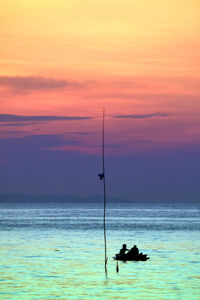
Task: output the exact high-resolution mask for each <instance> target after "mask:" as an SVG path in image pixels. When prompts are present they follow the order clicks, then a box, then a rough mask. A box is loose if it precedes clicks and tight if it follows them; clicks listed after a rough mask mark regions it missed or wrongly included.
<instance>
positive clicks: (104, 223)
mask: <svg viewBox="0 0 200 300" xmlns="http://www.w3.org/2000/svg"><path fill="white" fill-rule="evenodd" d="M104 119H105V109H104V108H103V124H102V125H103V128H102V163H103V189H104V210H103V228H104V248H105V274H106V275H107V259H108V258H107V245H106V178H105V160H104V127H105V126H104Z"/></svg>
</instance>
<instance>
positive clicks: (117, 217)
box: [0, 204, 200, 300]
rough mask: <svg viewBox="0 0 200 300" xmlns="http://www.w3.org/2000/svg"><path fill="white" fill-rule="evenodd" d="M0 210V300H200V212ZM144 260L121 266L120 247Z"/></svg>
mask: <svg viewBox="0 0 200 300" xmlns="http://www.w3.org/2000/svg"><path fill="white" fill-rule="evenodd" d="M102 214H103V211H102V207H101V206H100V205H92V204H85V205H72V204H70V205H69V204H65V205H64V204H46V205H41V204H40V205H39V204H35V205H30V204H20V205H14V204H10V205H9V204H0V230H1V231H0V299H135V300H137V299H148V300H149V299H181V300H182V299H187V300H188V299H189V300H190V299H191V300H192V299H200V263H199V262H200V242H199V237H200V234H199V232H200V222H199V221H200V206H198V205H192V204H190V205H184V204H181V205H164V204H162V205H161V204H157V205H150V204H143V205H139V204H137V205H130V204H129V205H128V206H126V208H124V205H123V206H120V205H110V206H108V211H107V239H108V276H107V278H106V277H105V274H104V252H103V251H104V244H103V224H102ZM124 242H125V243H127V245H128V247H131V246H132V245H133V244H137V245H138V247H139V248H140V251H142V252H143V253H147V254H148V255H149V256H150V258H151V259H150V260H149V261H146V262H127V263H123V262H119V273H118V274H117V273H116V261H114V260H113V258H112V257H113V255H114V254H115V253H116V252H118V250H119V249H120V247H121V245H122V243H124Z"/></svg>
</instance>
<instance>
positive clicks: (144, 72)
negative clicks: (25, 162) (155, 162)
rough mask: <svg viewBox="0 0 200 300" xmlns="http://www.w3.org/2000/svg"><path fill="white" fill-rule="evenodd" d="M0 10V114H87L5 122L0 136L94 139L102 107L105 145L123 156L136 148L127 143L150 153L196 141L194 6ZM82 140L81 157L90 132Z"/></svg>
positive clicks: (78, 2) (141, 1) (67, 4)
mask: <svg viewBox="0 0 200 300" xmlns="http://www.w3.org/2000/svg"><path fill="white" fill-rule="evenodd" d="M0 5H1V11H0V20H1V21H0V23H1V24H0V43H1V47H0V107H1V114H17V115H26V116H27V115H28V116H36V115H46V116H49V115H50V116H52V115H53V116H91V117H92V118H93V119H91V120H79V121H58V122H55V121H54V122H42V123H39V124H35V123H34V124H29V125H27V126H22V128H21V127H20V126H17V130H16V127H15V125H14V124H11V123H10V124H9V126H2V127H1V128H0V130H1V136H3V137H5V136H7V135H9V136H10V135H13V136H22V135H24V134H26V132H27V134H30V133H34V134H35V133H36V132H37V134H63V135H65V134H66V133H69V132H78V131H81V132H82V131H85V132H91V131H93V132H94V133H95V132H96V131H99V130H100V126H99V119H100V118H101V111H102V105H103V104H104V105H105V107H106V112H107V132H108V133H107V135H108V140H109V143H110V144H112V145H116V144H119V145H121V144H123V145H126V147H125V148H126V149H124V150H123V151H125V152H127V151H134V149H132V148H131V141H132V140H138V141H142V143H139V144H138V145H139V146H138V149H147V150H148V149H149V148H150V149H151V148H152V147H154V148H155V147H172V146H174V145H176V144H177V143H178V144H179V143H181V144H182V143H195V142H196V141H197V140H198V139H199V134H200V127H199V125H200V118H199V113H200V103H199V95H200V76H199V74H200V68H199V66H200V22H199V20H200V2H199V1H197V0H190V1H189V0H176V1H172V0H168V1H161V0H151V1H147V0H123V1H122V0H109V1H105V0H101V1H100V0H96V1H94V0H84V1H82V0H67V1H66V0H59V1H55V0H48V1H47V0H34V1H27V0H8V1H6V2H5V1H2V0H0ZM124 115H125V116H124ZM127 115H128V117H127ZM130 115H131V116H132V117H130ZM114 116H118V118H113V117H114ZM7 125H8V123H7ZM15 130H16V131H17V132H14V131H15ZM20 130H21V131H23V132H21V133H20V132H19V131H20ZM8 131H9V133H8ZM11 131H12V133H11ZM81 141H82V146H81V149H82V150H83V151H86V152H87V151H89V152H95V150H94V149H93V148H95V145H94V144H95V143H96V144H98V139H96V140H95V141H94V136H93V135H92V134H91V135H88V136H87V137H85V136H83V137H82V138H81ZM144 141H145V144H144V143H143V142H144ZM146 143H147V144H146ZM152 145H153V146H152ZM72 148H73V147H72ZM127 149H129V150H127ZM130 149H131V150H130ZM112 151H113V150H112ZM117 151H120V150H115V152H117Z"/></svg>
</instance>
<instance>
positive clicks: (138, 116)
mask: <svg viewBox="0 0 200 300" xmlns="http://www.w3.org/2000/svg"><path fill="white" fill-rule="evenodd" d="M169 116H170V114H168V113H161V112H156V113H152V114H130V115H116V116H113V118H116V119H151V118H156V117H159V118H163V117H169Z"/></svg>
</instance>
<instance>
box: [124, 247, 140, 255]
mask: <svg viewBox="0 0 200 300" xmlns="http://www.w3.org/2000/svg"><path fill="white" fill-rule="evenodd" d="M127 256H128V257H130V258H131V257H133V258H136V257H138V256H139V249H138V247H137V246H136V245H134V246H133V247H132V248H131V250H130V251H129V252H128V253H127Z"/></svg>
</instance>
